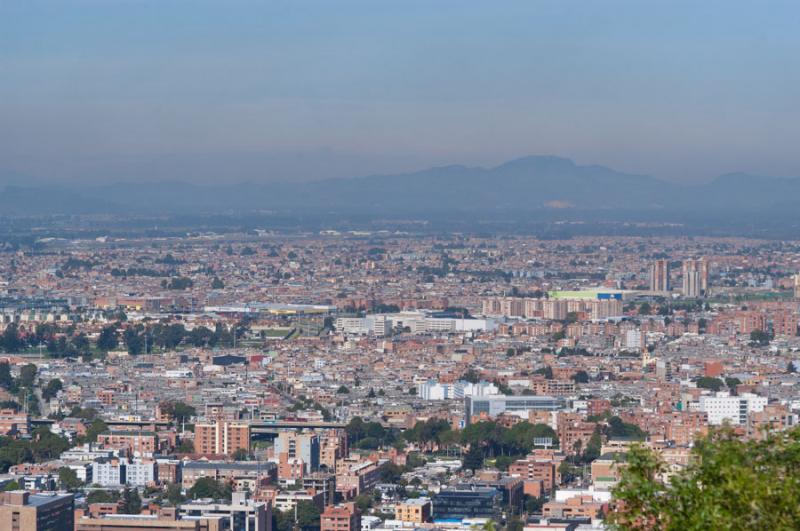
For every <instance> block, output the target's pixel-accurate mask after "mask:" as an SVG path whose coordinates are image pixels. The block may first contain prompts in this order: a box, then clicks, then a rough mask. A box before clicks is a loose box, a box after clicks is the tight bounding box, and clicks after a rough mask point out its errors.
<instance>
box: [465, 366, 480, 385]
mask: <svg viewBox="0 0 800 531" xmlns="http://www.w3.org/2000/svg"><path fill="white" fill-rule="evenodd" d="M461 379H462V380H464V381H466V382H469V383H473V384H476V383H478V382H479V381H480V379H481V375H480V374H478V371H476V370H475V369H473V368H471V367H470V368H469V369H467V372H465V373H464V374H463V375H461Z"/></svg>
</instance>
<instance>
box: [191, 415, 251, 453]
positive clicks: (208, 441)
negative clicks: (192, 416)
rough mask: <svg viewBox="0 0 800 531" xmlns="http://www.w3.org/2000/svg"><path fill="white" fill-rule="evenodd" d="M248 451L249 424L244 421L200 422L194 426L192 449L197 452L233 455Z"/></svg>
mask: <svg viewBox="0 0 800 531" xmlns="http://www.w3.org/2000/svg"><path fill="white" fill-rule="evenodd" d="M237 450H244V451H246V452H248V453H249V452H250V425H249V424H247V423H246V422H226V421H222V420H216V421H214V422H202V423H197V424H195V427H194V451H195V452H196V453H198V454H218V455H222V454H224V455H233V454H235V453H236V451H237Z"/></svg>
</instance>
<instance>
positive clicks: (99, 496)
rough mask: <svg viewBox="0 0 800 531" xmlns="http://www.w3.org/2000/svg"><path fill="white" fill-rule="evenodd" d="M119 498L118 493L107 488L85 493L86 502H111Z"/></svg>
mask: <svg viewBox="0 0 800 531" xmlns="http://www.w3.org/2000/svg"><path fill="white" fill-rule="evenodd" d="M118 499H119V493H118V492H113V491H107V490H93V491H91V492H90V493H89V494H87V495H86V503H89V504H91V503H113V502H115V501H117V500H118Z"/></svg>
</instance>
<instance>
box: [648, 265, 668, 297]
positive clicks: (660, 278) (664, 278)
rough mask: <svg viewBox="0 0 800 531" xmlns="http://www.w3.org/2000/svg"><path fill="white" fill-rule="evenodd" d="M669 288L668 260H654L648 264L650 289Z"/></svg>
mask: <svg viewBox="0 0 800 531" xmlns="http://www.w3.org/2000/svg"><path fill="white" fill-rule="evenodd" d="M669 290H670V285H669V260H665V259H662V260H656V261H655V262H653V263H652V264H650V291H661V292H666V291H669Z"/></svg>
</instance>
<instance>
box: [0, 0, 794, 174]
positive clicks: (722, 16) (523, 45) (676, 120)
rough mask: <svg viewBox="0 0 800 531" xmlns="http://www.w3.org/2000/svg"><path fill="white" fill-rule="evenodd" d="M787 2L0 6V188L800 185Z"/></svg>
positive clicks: (89, 2)
mask: <svg viewBox="0 0 800 531" xmlns="http://www.w3.org/2000/svg"><path fill="white" fill-rule="evenodd" d="M799 25H800V2H797V1H796V0H791V1H759V2H756V1H752V0H750V1H740V0H724V1H716V0H704V1H702V2H698V1H696V0H692V1H682V0H669V1H659V0H630V1H621V0H584V1H573V0H553V1H539V0H518V1H517V0H507V1H506V0H492V1H485V0H483V1H472V0H315V1H312V0H262V1H244V0H219V1H207V0H51V1H39V0H0V182H3V183H17V184H25V183H38V182H57V183H78V182H117V181H155V180H182V181H192V182H199V183H212V182H214V183H219V182H243V181H253V182H270V181H292V180H316V179H325V178H331V177H353V176H363V175H371V174H375V173H383V174H386V173H401V172H407V171H414V170H419V169H424V168H427V167H430V166H439V165H446V164H464V165H479V166H492V165H496V164H499V163H501V162H503V161H506V160H510V159H513V158H517V157H521V156H525V155H533V154H553V155H559V156H564V157H569V158H572V159H574V160H576V161H577V162H579V163H582V164H602V165H606V166H610V167H613V168H615V169H618V170H621V171H626V172H630V173H641V174H649V175H654V176H657V177H661V178H664V179H670V180H675V181H681V182H695V181H707V180H710V179H712V178H713V177H715V176H716V175H719V174H722V173H727V172H737V171H743V172H748V173H754V174H760V175H779V176H797V177H800V156H798V152H800V150H798V146H797V139H798V138H800V96H798V94H800V31H797V28H798V27H799Z"/></svg>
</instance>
